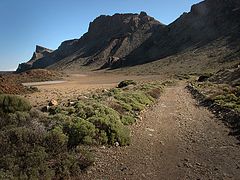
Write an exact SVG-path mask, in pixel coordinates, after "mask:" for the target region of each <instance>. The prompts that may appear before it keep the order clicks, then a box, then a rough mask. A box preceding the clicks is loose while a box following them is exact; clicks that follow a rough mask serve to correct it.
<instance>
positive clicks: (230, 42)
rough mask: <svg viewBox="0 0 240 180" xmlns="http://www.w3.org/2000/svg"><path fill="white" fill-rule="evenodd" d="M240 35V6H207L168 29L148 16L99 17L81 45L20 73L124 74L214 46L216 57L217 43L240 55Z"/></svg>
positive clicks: (234, 2) (223, 2) (222, 2)
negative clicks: (93, 71) (78, 71)
mask: <svg viewBox="0 0 240 180" xmlns="http://www.w3.org/2000/svg"><path fill="white" fill-rule="evenodd" d="M239 32H240V1H239V0H205V1H203V2H201V3H198V4H196V5H193V6H192V8H191V11H190V12H189V13H183V14H182V15H181V16H180V17H179V18H178V19H177V20H176V21H174V22H173V23H171V24H169V25H168V26H165V25H163V24H161V23H159V22H158V21H156V20H155V19H154V18H152V17H150V16H148V15H147V14H146V13H144V12H142V13H140V14H115V15H113V16H99V17H98V18H96V19H95V20H94V21H93V22H91V23H90V25H89V29H88V32H87V33H86V34H84V35H83V36H82V37H81V38H80V39H74V40H69V41H65V42H63V43H62V44H61V45H60V46H59V48H58V49H57V50H55V51H53V52H50V53H49V54H46V55H43V56H42V57H41V55H40V56H38V57H36V58H33V60H30V61H29V62H28V63H23V64H21V65H20V66H19V69H20V70H21V71H24V70H25V69H29V68H52V69H58V70H72V69H76V68H78V67H83V66H88V67H92V68H95V69H97V68H119V67H124V66H132V65H137V64H144V63H147V62H151V61H156V60H159V59H162V58H166V57H169V56H177V55H178V54H181V53H185V54H186V52H188V51H189V52H190V51H191V52H194V49H198V48H202V47H206V46H208V45H210V46H211V47H212V49H213V51H214V49H215V47H213V46H212V45H211V43H212V44H213V43H214V45H215V44H216V43H215V42H220V43H219V45H216V46H222V44H224V47H226V48H232V49H235V50H236V53H235V54H238V52H237V51H238V50H239V49H240V45H239V43H238V42H239V40H240V35H239V34H240V33H239ZM221 39H224V43H222V42H223V41H221ZM225 41H226V43H225ZM202 49H204V48H202ZM216 49H221V48H219V47H216ZM222 49H224V48H222ZM218 51H220V50H218ZM221 53H223V52H219V54H221ZM214 56H217V54H216V55H214ZM209 59H211V58H209ZM228 60H230V59H229V58H228ZM25 66H26V67H25Z"/></svg>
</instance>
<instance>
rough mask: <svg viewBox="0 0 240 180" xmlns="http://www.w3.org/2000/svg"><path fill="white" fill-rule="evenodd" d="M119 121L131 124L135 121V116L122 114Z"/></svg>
mask: <svg viewBox="0 0 240 180" xmlns="http://www.w3.org/2000/svg"><path fill="white" fill-rule="evenodd" d="M121 121H122V123H123V124H124V125H132V124H133V123H135V122H136V118H134V117H133V116H130V115H123V116H122V117H121Z"/></svg>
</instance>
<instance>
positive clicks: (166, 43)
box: [115, 0, 240, 67]
mask: <svg viewBox="0 0 240 180" xmlns="http://www.w3.org/2000/svg"><path fill="white" fill-rule="evenodd" d="M239 32H240V1H238V0H206V1H203V2H201V3H198V4H196V5H193V6H192V8H191V11H190V12H189V13H183V14H182V15H181V16H180V17H179V18H178V19H177V20H176V21H174V22H173V23H171V24H170V25H168V26H167V27H166V28H165V31H164V32H163V31H159V32H156V33H154V34H153V36H152V37H151V38H149V39H148V41H146V42H144V43H143V44H142V45H141V47H140V48H137V49H135V51H134V52H133V53H131V54H130V55H129V56H128V57H126V58H125V61H123V62H121V63H117V64H115V67H119V66H120V64H122V65H123V66H129V65H135V64H143V63H145V62H149V61H155V60H158V59H161V58H165V57H167V56H171V55H174V54H178V53H180V52H184V51H188V50H192V49H197V48H199V47H203V46H205V45H207V44H209V43H211V42H213V41H215V40H216V39H220V38H228V39H229V41H230V42H229V44H231V43H233V42H234V41H235V42H237V41H238V40H239V39H240V34H239ZM236 47H237V46H236ZM143 52H144V53H143Z"/></svg>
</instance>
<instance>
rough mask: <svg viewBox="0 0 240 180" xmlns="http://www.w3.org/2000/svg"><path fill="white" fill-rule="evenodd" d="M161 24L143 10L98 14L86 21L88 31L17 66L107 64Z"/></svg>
mask: <svg viewBox="0 0 240 180" xmlns="http://www.w3.org/2000/svg"><path fill="white" fill-rule="evenodd" d="M164 27H165V26H164V25H162V24H160V23H159V22H158V21H156V20H155V19H154V18H152V17H150V16H148V15H147V14H146V13H144V12H142V13H140V14H115V15H113V16H99V17H98V18H96V19H95V20H94V21H93V22H91V23H90V25H89V29H88V32H87V33H86V34H84V35H83V36H82V37H81V38H80V39H74V40H69V41H65V42H63V43H62V44H61V45H60V46H59V48H58V49H57V50H55V51H54V52H52V53H51V54H50V55H47V56H43V57H42V58H39V59H37V60H34V61H31V60H30V61H29V62H28V63H25V64H22V65H20V66H19V67H20V68H19V69H21V70H23V71H24V65H26V64H27V65H28V66H29V65H31V68H45V67H48V66H51V67H52V68H56V69H64V68H71V67H74V66H75V65H76V64H77V65H78V66H80V65H89V66H94V67H96V68H101V67H103V66H105V67H107V66H110V65H111V64H112V62H113V61H114V60H118V59H121V58H123V57H125V56H126V55H128V54H129V53H131V52H132V51H133V50H134V49H136V48H137V47H139V46H140V45H141V44H142V43H143V42H144V41H146V40H147V39H148V38H149V37H150V36H151V35H152V34H153V32H155V31H156V30H157V29H161V28H164ZM30 62H32V63H30Z"/></svg>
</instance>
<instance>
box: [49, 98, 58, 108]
mask: <svg viewBox="0 0 240 180" xmlns="http://www.w3.org/2000/svg"><path fill="white" fill-rule="evenodd" d="M48 105H49V106H57V105H58V102H57V101H56V100H55V99H51V101H49V103H48Z"/></svg>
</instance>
